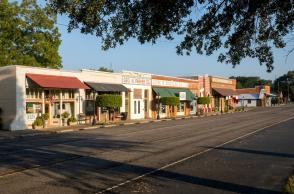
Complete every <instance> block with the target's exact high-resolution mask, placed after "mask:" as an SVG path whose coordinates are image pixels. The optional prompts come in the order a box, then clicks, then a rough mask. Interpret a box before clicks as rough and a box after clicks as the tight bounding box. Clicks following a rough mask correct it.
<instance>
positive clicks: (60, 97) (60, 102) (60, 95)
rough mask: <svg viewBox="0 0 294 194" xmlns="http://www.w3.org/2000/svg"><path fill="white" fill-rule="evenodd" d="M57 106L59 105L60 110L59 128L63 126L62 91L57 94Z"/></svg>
mask: <svg viewBox="0 0 294 194" xmlns="http://www.w3.org/2000/svg"><path fill="white" fill-rule="evenodd" d="M59 104H60V109H59V111H60V117H59V119H60V126H63V123H62V113H63V109H62V90H60V92H59Z"/></svg>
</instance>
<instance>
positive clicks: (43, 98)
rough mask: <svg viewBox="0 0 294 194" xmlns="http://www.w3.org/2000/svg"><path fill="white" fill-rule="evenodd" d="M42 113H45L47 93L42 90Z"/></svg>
mask: <svg viewBox="0 0 294 194" xmlns="http://www.w3.org/2000/svg"><path fill="white" fill-rule="evenodd" d="M42 114H45V93H44V90H42Z"/></svg>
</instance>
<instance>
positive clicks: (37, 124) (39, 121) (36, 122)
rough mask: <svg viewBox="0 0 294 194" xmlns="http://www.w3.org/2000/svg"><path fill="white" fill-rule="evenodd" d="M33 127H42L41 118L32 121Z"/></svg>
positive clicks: (42, 121)
mask: <svg viewBox="0 0 294 194" xmlns="http://www.w3.org/2000/svg"><path fill="white" fill-rule="evenodd" d="M33 125H35V126H38V127H40V126H44V120H43V118H42V117H37V118H36V120H35V121H34V123H33Z"/></svg>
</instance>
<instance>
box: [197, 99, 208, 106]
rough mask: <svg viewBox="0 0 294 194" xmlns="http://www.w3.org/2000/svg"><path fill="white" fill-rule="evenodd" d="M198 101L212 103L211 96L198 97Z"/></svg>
mask: <svg viewBox="0 0 294 194" xmlns="http://www.w3.org/2000/svg"><path fill="white" fill-rule="evenodd" d="M197 103H198V104H203V105H204V104H207V105H208V104H210V98H209V97H198V98H197Z"/></svg>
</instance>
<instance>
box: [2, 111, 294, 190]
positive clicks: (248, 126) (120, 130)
mask: <svg viewBox="0 0 294 194" xmlns="http://www.w3.org/2000/svg"><path fill="white" fill-rule="evenodd" d="M293 117H294V106H293V105H292V106H283V107H273V108H260V109H256V110H254V111H250V112H244V113H235V114H227V115H222V116H211V117H203V118H195V119H188V120H172V121H165V122H155V123H148V124H139V125H130V126H121V127H114V128H100V129H93V130H87V131H80V132H72V133H65V134H55V135H52V134H51V135H42V136H33V137H24V138H19V139H7V140H5V139H4V140H0V193H1V194H8V193H9V194H14V193H22V194H24V193H30V194H31V193H32V194H33V193H98V192H100V191H104V190H105V189H107V188H112V187H113V186H115V185H118V184H121V183H124V182H125V181H127V180H130V179H134V178H135V179H136V177H138V176H140V175H142V174H146V173H150V172H154V173H152V174H150V175H149V176H146V177H143V178H141V179H136V180H134V181H131V182H129V183H127V184H121V186H120V187H117V188H114V189H112V190H109V191H108V192H111V193H131V192H136V193H137V192H141V193H181V192H182V193H277V192H279V191H281V189H282V185H283V183H284V181H285V179H286V177H287V176H288V175H289V174H290V173H291V172H292V170H293V169H294V168H293V164H294V149H293V147H294V141H293V137H294V120H293V119H291V118H293ZM256 130H260V131H258V132H257V133H254V134H251V135H249V136H246V137H245V136H244V135H246V134H248V133H252V132H255V131H256ZM242 136H244V137H242ZM239 137H242V138H240V139H237V140H236V141H233V142H230V141H231V140H234V139H236V138H239ZM228 141H229V143H227V144H225V145H222V144H224V143H225V142H228ZM220 145H222V146H220ZM216 146H217V147H216ZM207 150H209V151H207ZM203 151H204V152H205V153H203V154H200V155H197V154H198V153H201V152H203ZM206 151H207V152H206ZM193 155H195V157H191V158H189V159H187V160H183V161H181V162H178V163H177V164H175V165H171V166H168V167H167V168H164V169H162V170H160V171H158V170H157V169H158V168H161V167H163V166H166V165H169V164H171V163H174V162H176V161H179V160H182V159H183V158H186V157H189V156H193ZM196 155H197V156H196Z"/></svg>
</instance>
